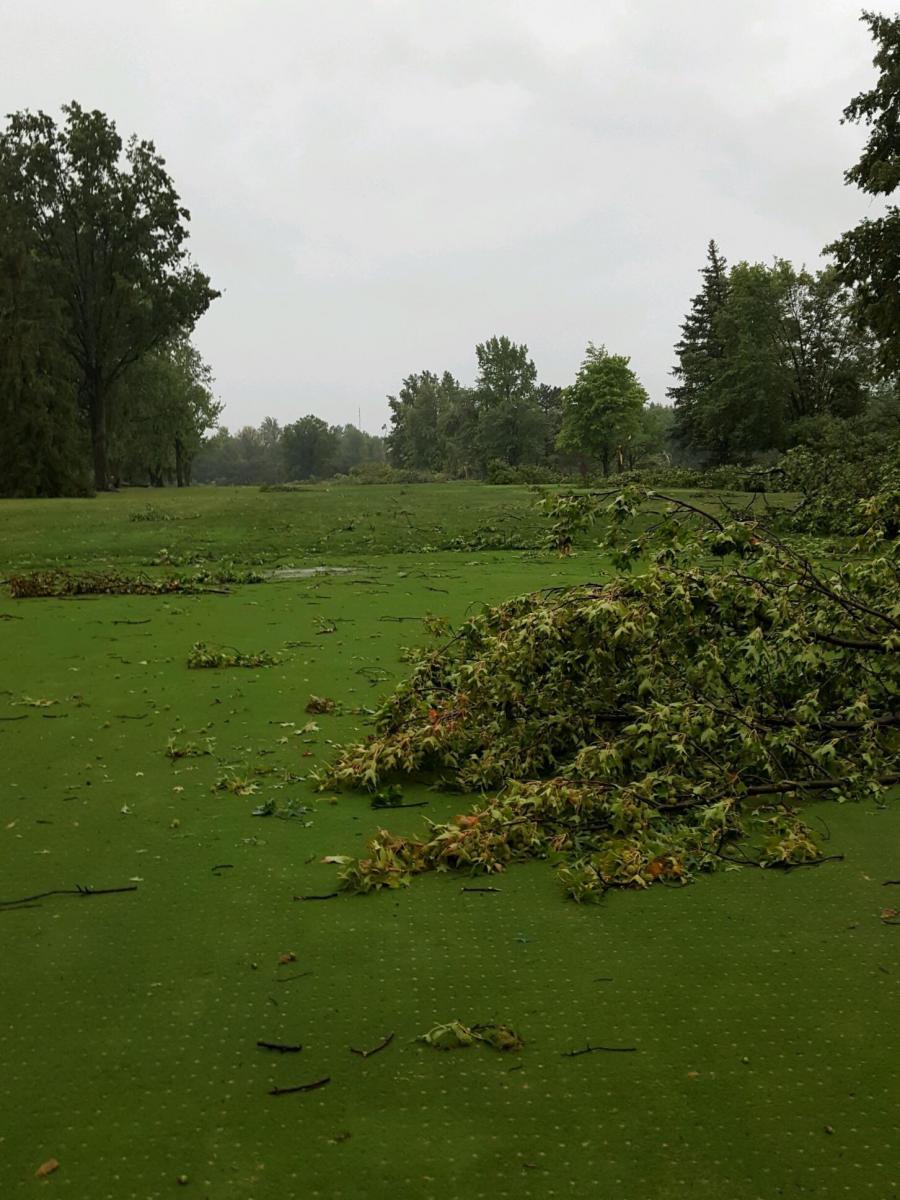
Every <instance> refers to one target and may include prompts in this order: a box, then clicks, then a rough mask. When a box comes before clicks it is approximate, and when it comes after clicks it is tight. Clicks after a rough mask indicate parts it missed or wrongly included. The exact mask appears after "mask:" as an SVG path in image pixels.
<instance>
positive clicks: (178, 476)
mask: <svg viewBox="0 0 900 1200" xmlns="http://www.w3.org/2000/svg"><path fill="white" fill-rule="evenodd" d="M175 480H176V482H177V484H178V486H179V487H184V446H183V445H182V442H181V438H180V437H176V438H175Z"/></svg>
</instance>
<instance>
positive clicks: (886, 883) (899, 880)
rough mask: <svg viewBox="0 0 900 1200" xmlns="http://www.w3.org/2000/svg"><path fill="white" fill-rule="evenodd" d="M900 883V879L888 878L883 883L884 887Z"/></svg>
mask: <svg viewBox="0 0 900 1200" xmlns="http://www.w3.org/2000/svg"><path fill="white" fill-rule="evenodd" d="M894 883H895V884H900V879H886V880H885V881H884V883H883V884H882V885H881V886H882V887H890V885H891V884H894Z"/></svg>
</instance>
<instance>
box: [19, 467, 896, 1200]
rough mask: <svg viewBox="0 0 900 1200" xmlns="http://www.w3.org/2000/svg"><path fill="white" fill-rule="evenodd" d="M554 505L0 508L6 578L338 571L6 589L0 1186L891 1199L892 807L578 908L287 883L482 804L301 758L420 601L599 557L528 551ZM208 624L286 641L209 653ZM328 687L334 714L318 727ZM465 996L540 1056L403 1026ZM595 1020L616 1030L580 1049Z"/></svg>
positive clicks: (476, 592) (469, 487) (529, 885)
mask: <svg viewBox="0 0 900 1200" xmlns="http://www.w3.org/2000/svg"><path fill="white" fill-rule="evenodd" d="M710 502H712V500H710ZM534 503H535V497H534V495H533V494H532V493H531V491H530V490H529V489H526V488H490V487H484V486H481V485H474V484H448V485H434V486H431V485H429V486H410V487H407V488H399V487H359V486H357V487H351V486H345V487H330V488H329V487H317V488H311V489H308V490H304V491H301V492H296V493H278V492H268V493H264V492H259V491H257V490H255V489H237V488H230V489H217V488H202V489H200V488H198V489H191V490H190V491H188V492H185V493H177V492H174V491H172V492H148V491H129V492H125V493H121V494H117V495H111V496H106V497H101V498H98V499H96V500H84V501H49V502H19V501H15V502H2V503H0V575H2V576H3V577H4V578H5V577H7V576H8V575H9V574H10V573H11V572H13V571H17V570H22V569H25V570H29V569H35V568H46V567H54V566H64V567H67V568H70V569H77V568H80V567H83V568H92V569H96V568H102V567H114V568H116V569H121V570H125V571H129V572H133V571H138V570H152V571H154V572H155V573H158V572H159V571H160V570H162V569H163V568H162V567H160V565H159V564H160V562H165V561H166V560H167V559H169V560H174V561H175V562H177V563H180V564H181V565H182V566H184V567H185V568H187V567H189V566H190V565H191V564H192V563H201V564H202V563H218V562H222V561H226V560H227V561H234V562H235V563H238V564H254V565H262V566H268V567H275V566H291V567H297V568H301V569H303V568H307V567H315V566H317V565H319V564H323V563H325V564H331V565H339V566H345V567H348V568H351V569H350V570H349V571H348V572H347V573H346V574H339V575H319V576H309V577H301V578H296V579H292V580H290V581H281V582H269V583H264V584H259V585H253V586H241V587H234V586H232V587H229V588H227V589H222V590H223V591H226V592H227V594H224V595H220V594H210V595H172V596H168V597H159V596H101V597H85V598H78V599H70V600H61V599H56V600H53V599H51V600H27V601H13V600H11V599H9V597H8V596H7V595H6V593H5V591H3V592H0V661H2V663H3V673H2V679H0V754H2V761H3V772H2V777H0V779H2V782H0V867H2V870H0V879H2V887H0V900H2V901H9V900H16V899H20V900H22V901H23V903H22V904H21V905H18V906H9V905H5V906H0V947H2V949H0V967H2V969H0V1063H2V1072H0V1114H2V1120H0V1197H2V1198H4V1200H5V1198H6V1197H7V1196H11V1197H16V1196H29V1195H32V1194H36V1195H47V1194H50V1193H51V1192H56V1193H59V1194H61V1195H66V1196H69V1197H72V1198H73V1200H105V1198H109V1200H128V1198H133V1200H150V1198H155V1197H169V1196H174V1195H186V1196H191V1195H195V1196H199V1197H210V1198H214V1200H219V1198H223V1200H225V1198H227V1200H269V1198H270V1197H271V1198H273V1200H274V1198H276V1197H278V1198H292V1197H307V1196H311V1197H321V1198H323V1200H324V1198H331V1197H335V1198H338V1197H340V1198H346V1200H350V1198H351V1197H353V1198H356V1197H373V1198H375V1197H377V1198H381V1197H392V1198H396V1197H401V1198H404V1200H405V1198H406V1197H411V1198H420V1197H421V1198H426V1197H428V1198H434V1200H453V1198H456V1200H475V1198H479V1197H491V1198H493V1197H497V1196H500V1197H511V1198H518V1197H529V1198H530V1197H534V1198H543V1197H569V1196H574V1195H587V1196H606V1195H615V1196H618V1197H623V1198H625V1200H631V1198H632V1197H633V1198H638V1197H641V1198H644V1197H654V1198H656V1197H665V1198H669V1197H671V1198H673V1200H674V1198H676V1197H677V1198H681V1197H685V1196H690V1197H696V1198H700V1200H713V1198H715V1200H721V1198H722V1197H733V1198H737V1200H771V1198H772V1197H779V1196H784V1197H821V1198H823V1200H824V1198H828V1200H831V1198H832V1197H841V1196H848V1197H854V1198H855V1197H859V1196H863V1197H865V1196H871V1197H873V1198H875V1200H890V1198H891V1197H895V1196H897V1195H900V1166H898V1155H897V1145H898V1140H900V1128H898V1111H900V1107H898V1100H900V1091H898V1085H897V1082H896V1063H897V1062H898V1061H900V1044H898V1043H900V1037H898V1027H897V1011H898V1004H900V936H898V935H900V929H898V928H896V927H894V926H891V925H887V924H885V923H884V922H883V921H882V920H881V919H880V914H881V912H882V910H883V909H884V908H885V907H886V906H889V905H890V904H891V903H894V904H895V905H896V906H897V907H900V896H898V897H897V898H895V897H894V895H893V893H895V892H897V893H900V887H892V886H885V881H886V880H895V879H897V878H900V817H898V812H897V807H896V806H893V805H891V806H888V807H885V808H880V807H876V806H875V805H874V804H865V805H859V806H856V805H852V806H851V805H848V806H837V805H833V804H827V803H822V804H818V805H816V806H815V808H814V809H813V810H812V813H813V814H814V819H815V821H816V822H819V823H821V822H825V825H826V828H827V832H828V834H829V836H830V842H829V850H830V852H833V853H843V854H844V855H845V858H844V860H843V861H842V862H835V863H828V864H826V865H825V866H823V867H821V868H819V869H815V870H800V871H795V872H793V873H790V874H786V875H785V874H774V873H773V874H769V873H766V872H761V871H743V872H741V871H728V872H723V873H721V874H719V875H717V876H715V877H713V878H710V879H704V880H701V881H699V882H697V883H696V884H694V885H692V886H690V887H686V888H683V889H668V888H657V889H654V890H652V891H650V892H648V893H644V894H636V893H629V894H615V895H611V896H609V897H608V898H607V899H606V900H604V902H603V903H602V904H601V905H599V906H595V907H579V906H577V905H575V904H573V903H571V902H570V901H566V900H564V899H563V896H562V892H561V890H560V888H559V886H558V885H557V883H556V882H555V880H554V877H553V872H552V870H551V869H550V868H549V867H548V866H545V865H544V864H540V863H536V864H531V865H528V866H521V867H516V868H514V869H512V870H510V871H509V872H508V874H506V875H505V876H503V877H502V878H500V879H499V881H494V883H495V886H497V887H498V888H499V891H497V892H492V893H473V892H464V891H462V890H461V888H462V887H463V885H464V884H465V883H467V882H469V881H467V880H466V879H465V878H460V877H458V876H451V875H440V876H429V877H425V878H422V879H420V880H417V881H416V882H415V883H414V885H413V886H412V887H411V888H410V889H409V890H407V891H404V892H401V893H393V892H392V893H384V894H377V895H373V896H369V897H357V896H350V895H346V894H343V893H342V894H339V895H338V896H336V897H333V898H331V899H303V897H327V896H330V895H331V894H332V893H333V892H334V891H335V890H336V869H335V867H334V866H333V865H330V864H327V863H324V862H322V859H323V858H325V857H327V856H330V855H339V854H352V853H354V852H357V851H358V850H359V849H360V848H361V847H362V845H363V843H364V840H365V839H366V838H367V837H368V836H369V835H371V834H372V833H373V832H374V831H375V830H376V829H377V828H378V827H379V825H380V824H384V825H387V826H388V827H389V828H391V829H394V830H397V831H400V832H407V831H415V830H419V829H421V828H423V826H424V822H425V821H426V820H427V819H432V820H439V819H443V818H446V817H447V816H450V815H452V814H453V813H454V812H457V811H460V810H461V809H464V808H465V807H466V805H467V800H466V798H465V797H458V796H452V795H448V794H447V793H443V792H438V791H432V790H428V789H427V788H425V787H424V786H422V785H411V786H406V787H404V792H403V802H404V803H408V804H415V803H419V802H424V806H423V807H418V808H408V809H402V810H398V811H390V812H385V813H379V812H376V811H373V809H372V808H371V806H370V804H369V801H368V799H367V798H366V797H365V796H360V795H354V794H344V795H337V794H333V793H328V792H325V793H321V792H317V791H316V790H315V788H314V787H313V785H312V782H311V781H310V780H309V779H308V778H307V776H308V775H309V773H310V771H311V769H312V768H313V767H314V766H315V765H316V764H318V763H322V762H324V761H326V760H327V758H328V757H329V755H331V754H332V753H333V751H334V747H335V746H336V745H338V744H340V743H342V742H344V741H346V740H348V739H350V738H354V737H357V736H364V735H365V732H366V728H367V721H368V713H369V710H370V709H371V708H372V706H373V705H374V704H375V703H376V702H377V699H378V697H379V696H381V695H384V694H385V692H386V691H387V690H388V689H389V688H390V686H391V683H392V682H393V681H395V680H397V679H399V678H401V677H402V676H403V674H404V672H405V671H406V670H407V668H406V666H405V665H404V663H403V661H402V650H403V647H404V646H410V645H414V644H415V645H418V644H421V643H422V641H424V640H425V639H426V633H425V631H424V628H423V622H422V618H423V617H425V616H426V615H428V614H430V613H433V614H437V615H441V616H444V617H446V618H448V619H449V620H450V621H451V622H453V623H457V622H459V621H460V620H461V619H462V618H463V617H464V616H465V614H466V613H467V612H470V611H472V610H473V609H474V608H477V606H478V605H480V604H483V603H486V602H491V601H496V600H500V599H504V598H507V597H509V596H511V595H514V594H516V593H519V592H522V591H526V590H529V589H532V588H536V587H543V586H547V585H548V584H560V583H565V582H569V581H571V582H576V581H578V580H580V579H582V578H585V577H587V576H590V577H592V578H596V577H597V576H598V573H599V572H601V571H602V570H603V569H604V564H603V561H602V559H599V558H598V556H597V555H596V554H592V553H590V552H588V551H585V552H584V553H583V554H582V555H581V556H579V557H576V558H574V559H572V560H569V561H565V562H561V561H560V560H557V559H555V558H552V557H549V556H547V555H545V554H543V553H541V552H540V551H539V550H537V549H529V548H528V547H537V546H538V545H539V543H540V538H541V536H542V532H543V530H542V523H541V519H540V516H539V514H538V513H537V511H536V510H535V507H534ZM148 504H149V505H151V506H152V508H153V509H154V510H155V511H156V513H157V516H156V517H155V518H154V519H152V520H141V521H134V520H131V519H130V516H131V514H133V513H144V512H145V510H146V507H147V505H148ZM159 514H162V515H163V516H169V517H170V518H172V519H170V520H164V519H160V516H159ZM454 542H456V543H457V544H464V546H465V548H463V549H456V550H453V549H448V548H447V547H448V546H450V545H451V544H452V543H454ZM501 544H503V545H508V546H518V547H519V548H510V549H498V548H494V547H496V546H498V545H501ZM163 551H165V554H163V553H162V552H163ZM197 641H204V642H206V643H208V644H211V645H215V646H225V647H232V648H237V649H240V650H242V651H248V652H254V651H261V650H265V651H268V652H270V653H272V654H274V655H276V656H278V658H279V660H280V661H279V663H278V665H276V666H273V667H269V668H262V669H251V670H247V669H231V670H224V669H223V670H209V671H196V670H188V668H187V665H186V662H187V656H188V653H189V651H190V649H191V646H192V645H193V644H194V643H195V642H197ZM311 694H314V695H318V696H326V697H329V698H332V699H334V700H335V701H336V702H337V704H338V711H337V713H334V714H325V715H319V716H310V715H309V714H308V713H307V712H306V711H305V709H306V705H307V702H308V700H309V697H310V695H311ZM190 744H192V745H193V748H194V749H196V750H198V751H201V752H202V753H200V754H199V755H198V756H195V757H179V758H172V757H170V756H169V755H168V754H167V748H168V747H169V746H170V745H171V746H173V747H174V748H176V749H178V750H183V749H185V748H187V747H188V746H189V745H190ZM267 808H274V809H275V810H276V813H280V814H281V815H280V816H279V815H268V816H266V815H254V810H256V809H263V810H265V809H267ZM282 818H287V819H282ZM79 886H81V887H85V886H87V887H92V888H95V889H105V888H132V889H135V890H131V891H122V892H119V891H116V892H112V893H110V894H108V895H95V896H88V897H84V896H80V895H77V894H74V895H73V894H68V893H69V892H70V891H71V890H77V888H78V887H79ZM57 889H62V890H65V891H66V892H67V894H62V895H54V896H41V895H40V894H41V893H45V892H50V891H55V890H57ZM29 897H38V898H37V899H28V898H29ZM454 1019H459V1020H461V1021H463V1022H465V1023H467V1024H470V1023H476V1022H489V1021H500V1022H505V1023H508V1024H510V1025H512V1026H513V1027H515V1028H516V1029H517V1030H518V1031H519V1032H520V1033H521V1035H522V1036H523V1038H524V1040H525V1047H524V1049H523V1050H522V1051H521V1053H519V1054H517V1055H504V1054H499V1053H496V1052H494V1051H491V1050H489V1049H486V1048H470V1049H466V1050H460V1051H456V1052H453V1053H440V1052H438V1051H435V1050H432V1049H429V1048H428V1047H425V1046H423V1045H421V1044H418V1043H417V1042H416V1041H415V1039H416V1037H417V1035H419V1034H421V1033H424V1032H425V1031H427V1030H428V1029H429V1028H431V1027H432V1026H433V1025H435V1024H437V1023H439V1022H446V1021H450V1020H454ZM391 1034H392V1035H393V1040H392V1041H391V1042H390V1043H389V1044H388V1045H387V1046H386V1047H385V1048H384V1049H383V1050H381V1051H379V1052H378V1053H376V1054H374V1055H371V1056H369V1057H363V1056H362V1055H360V1054H357V1053H353V1050H354V1049H355V1050H361V1049H362V1050H371V1049H372V1048H374V1047H376V1046H378V1045H379V1043H381V1042H382V1041H383V1040H384V1039H385V1038H387V1037H388V1035H391ZM258 1041H268V1042H272V1043H278V1044H282V1045H290V1046H298V1045H301V1046H302V1050H298V1051H295V1052H284V1053H280V1052H278V1051H272V1050H266V1049H262V1048H259V1047H258V1046H257V1042H258ZM588 1043H590V1044H591V1045H592V1046H607V1047H619V1048H624V1047H633V1048H634V1049H633V1050H629V1051H628V1052H626V1053H606V1052H599V1053H592V1054H584V1055H579V1056H570V1055H569V1054H567V1052H568V1051H572V1050H575V1049H579V1048H583V1047H585V1046H586V1045H587V1044H588ZM323 1079H328V1080H329V1082H328V1083H325V1084H323V1085H322V1086H320V1087H318V1088H316V1089H315V1090H312V1091H306V1092H303V1091H301V1092H290V1093H287V1094H283V1095H271V1094H270V1090H271V1089H272V1088H273V1087H276V1088H290V1087H298V1086H301V1085H306V1084H309V1083H317V1082H318V1081H320V1080H323ZM50 1159H56V1160H57V1161H58V1163H59V1168H58V1170H56V1171H55V1172H54V1173H53V1174H51V1175H49V1176H48V1177H47V1178H46V1179H41V1178H36V1177H35V1172H36V1170H37V1169H38V1168H39V1166H40V1165H41V1164H42V1163H45V1162H47V1161H48V1160H50ZM180 1180H181V1181H182V1182H179V1181H180Z"/></svg>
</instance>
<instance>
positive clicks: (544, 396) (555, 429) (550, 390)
mask: <svg viewBox="0 0 900 1200" xmlns="http://www.w3.org/2000/svg"><path fill="white" fill-rule="evenodd" d="M535 399H536V400H537V405H538V408H539V409H540V410H541V415H542V416H543V419H544V425H543V436H544V452H543V454H542V456H541V457H542V458H543V459H544V460H545V461H548V462H549V461H550V460H551V459H552V458H553V457H554V455H555V454H556V439H557V438H558V437H559V431H560V429H561V428H562V418H563V389H562V388H561V387H555V386H553V385H552V384H549V383H541V384H539V385H538V388H537V391H536V392H535Z"/></svg>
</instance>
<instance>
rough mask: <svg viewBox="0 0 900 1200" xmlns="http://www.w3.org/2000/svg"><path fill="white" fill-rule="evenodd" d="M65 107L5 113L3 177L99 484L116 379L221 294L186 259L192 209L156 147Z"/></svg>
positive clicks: (104, 480)
mask: <svg viewBox="0 0 900 1200" xmlns="http://www.w3.org/2000/svg"><path fill="white" fill-rule="evenodd" d="M63 114H64V121H63V123H62V125H60V126H58V125H57V124H56V123H55V122H54V121H53V119H52V118H51V117H49V116H48V115H47V114H46V113H43V112H38V113H31V112H27V111H26V112H19V113H13V114H12V115H11V116H10V117H9V119H8V123H7V126H6V128H5V130H3V131H2V133H0V180H2V182H3V184H4V188H6V189H9V192H10V197H11V200H12V201H13V202H14V203H15V204H16V205H17V207H18V208H19V209H20V211H21V212H22V214H23V218H24V222H25V224H26V226H27V229H28V231H29V233H30V234H31V235H33V239H34V241H33V246H34V253H35V258H36V262H37V265H38V272H39V279H40V286H41V288H42V290H43V291H44V294H45V295H46V296H48V297H50V298H52V299H53V300H54V301H55V302H57V303H58V305H59V308H60V312H61V332H62V337H61V341H60V345H61V347H62V350H63V352H64V354H65V356H66V359H67V361H68V363H69V367H70V370H71V374H72V376H73V377H74V379H75V382H76V387H77V394H78V398H79V402H80V403H81V405H82V409H83V412H84V416H85V419H86V421H87V423H88V425H89V428H90V435H91V443H92V448H93V465H94V477H95V484H96V486H97V487H98V488H100V489H103V488H106V487H107V486H108V482H109V467H108V438H109V421H110V406H111V397H112V392H113V389H114V387H115V386H116V384H117V383H118V381H119V380H120V379H121V378H122V376H123V375H124V373H125V372H126V371H127V370H128V368H129V367H131V366H132V365H133V364H134V363H136V362H138V360H139V359H141V358H142V357H143V356H144V355H145V354H147V353H148V352H149V351H151V350H153V349H154V348H155V347H157V346H159V345H160V344H161V343H162V342H163V341H165V340H166V339H168V338H171V337H173V336H175V335H177V334H181V333H186V332H188V331H189V330H190V329H191V328H192V327H193V325H194V324H195V322H196V321H197V319H198V318H199V317H200V316H201V315H202V314H203V313H204V312H205V311H206V309H207V308H208V307H209V305H210V303H211V302H212V300H213V299H215V297H216V295H217V294H218V293H217V292H215V291H214V290H213V289H212V288H211V287H210V284H209V280H208V278H207V277H206V276H205V275H204V274H203V273H202V272H201V271H200V270H199V269H198V268H197V267H196V266H195V265H194V264H193V263H192V262H191V261H190V259H189V257H188V254H187V248H186V244H185V243H186V240H187V222H188V220H189V214H188V212H187V210H186V209H185V208H184V207H183V206H182V205H181V203H180V201H179V198H178V195H177V193H176V191H175V188H174V185H173V183H172V180H171V179H170V178H169V176H168V174H167V173H166V171H165V165H164V161H163V159H162V158H161V157H160V156H159V154H158V153H157V151H156V148H155V146H154V145H153V143H152V142H149V141H142V140H138V139H137V138H136V137H132V138H130V139H129V140H128V142H127V143H123V141H122V139H121V137H120V136H119V134H118V132H117V130H116V126H115V124H114V123H113V122H112V121H111V120H110V119H109V118H108V117H106V116H105V115H104V114H103V113H101V112H98V111H96V110H95V111H92V112H89V111H87V110H85V109H83V108H82V107H81V106H80V105H79V104H77V103H76V102H75V101H73V102H72V103H71V104H67V105H64V106H63Z"/></svg>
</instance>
